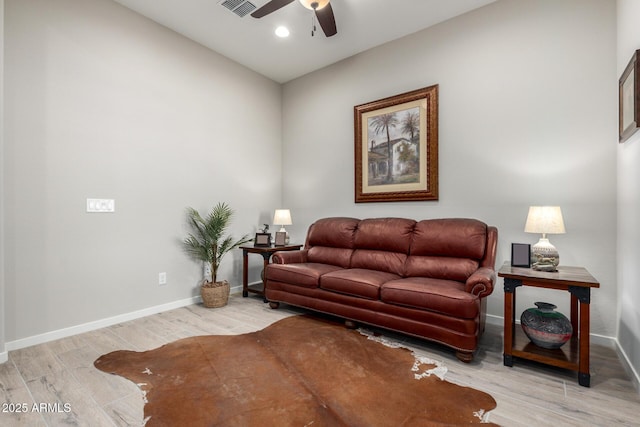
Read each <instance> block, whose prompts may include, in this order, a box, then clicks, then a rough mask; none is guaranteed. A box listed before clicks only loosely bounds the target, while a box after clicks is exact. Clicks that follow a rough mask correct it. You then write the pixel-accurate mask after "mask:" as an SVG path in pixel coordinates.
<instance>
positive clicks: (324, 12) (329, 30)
mask: <svg viewBox="0 0 640 427" xmlns="http://www.w3.org/2000/svg"><path fill="white" fill-rule="evenodd" d="M316 18H318V22H319V23H320V26H321V27H322V31H324V35H325V36H327V37H331V36H335V35H336V33H337V32H338V29H337V28H336V18H335V17H334V16H333V9H332V8H331V3H328V4H327V5H326V6H325V7H323V8H322V9H320V10H316Z"/></svg>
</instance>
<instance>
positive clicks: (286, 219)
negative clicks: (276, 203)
mask: <svg viewBox="0 0 640 427" xmlns="http://www.w3.org/2000/svg"><path fill="white" fill-rule="evenodd" d="M273 223H274V224H275V225H279V226H280V227H281V228H280V230H278V231H280V232H282V233H287V230H285V228H284V226H285V225H291V224H293V223H292V222H291V211H290V210H289V209H276V212H275V213H274V214H273ZM285 243H289V233H287V237H286V240H285Z"/></svg>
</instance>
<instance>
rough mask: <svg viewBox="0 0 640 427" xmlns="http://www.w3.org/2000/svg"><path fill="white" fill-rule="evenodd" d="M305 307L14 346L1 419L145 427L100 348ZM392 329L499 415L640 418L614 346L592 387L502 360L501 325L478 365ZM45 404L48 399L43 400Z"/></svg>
mask: <svg viewBox="0 0 640 427" xmlns="http://www.w3.org/2000/svg"><path fill="white" fill-rule="evenodd" d="M302 312H304V311H303V310H298V309H294V308H291V307H288V306H285V305H282V306H281V308H280V309H278V310H271V309H270V308H269V307H268V305H267V304H263V303H262V299H261V298H257V297H255V296H254V297H250V298H242V297H241V296H239V295H232V296H231V298H230V300H229V304H228V305H227V306H226V307H224V308H218V309H206V308H203V307H202V306H199V305H192V306H188V307H184V308H180V309H176V310H172V311H168V312H165V313H161V314H156V315H153V316H149V317H145V318H142V319H138V320H134V321H131V322H126V323H122V324H118V325H114V326H111V327H108V328H104V329H100V330H96V331H93V332H88V333H85V334H81V335H76V336H72V337H68V338H64V339H61V340H57V341H53V342H49V343H46V344H41V345H37V346H33V347H29V348H24V349H21V350H16V351H11V352H10V353H9V361H8V362H7V363H5V364H3V365H0V393H1V394H2V402H3V407H2V410H3V412H1V413H0V426H60V425H79V426H92V427H94V426H139V425H142V424H143V396H142V393H141V392H140V390H139V389H138V387H137V386H136V385H134V384H133V383H131V382H129V381H127V380H125V379H123V378H120V377H117V376H113V375H108V374H105V373H102V372H100V371H98V370H97V369H95V368H94V367H93V362H94V360H95V359H97V358H98V357H99V356H100V355H102V354H105V353H108V352H110V351H114V350H123V349H128V350H137V351H142V350H149V349H152V348H156V347H158V346H161V345H163V344H166V343H168V342H171V341H174V340H176V339H180V338H185V337H189V336H194V335H205V334H242V333H246V332H251V331H255V330H259V329H262V328H264V327H265V326H267V325H269V324H271V323H273V322H275V321H277V320H279V319H282V318H284V317H287V316H291V315H295V314H299V313H302ZM384 334H385V335H386V336H387V337H389V338H391V339H394V340H396V341H401V342H402V343H403V344H404V345H406V346H408V347H409V348H411V349H412V350H413V351H414V352H416V353H417V354H418V355H421V356H426V357H429V358H432V359H436V360H439V361H441V362H443V363H444V365H445V366H446V367H447V368H448V372H447V375H446V379H447V380H448V381H451V382H454V383H457V384H460V385H465V386H470V387H473V388H476V389H479V390H483V391H485V392H487V393H489V394H491V395H492V396H493V397H494V398H495V400H496V401H497V403H498V406H497V408H496V409H495V410H493V411H492V412H491V413H490V416H489V421H492V422H494V423H497V424H500V425H503V426H532V425H553V426H591V425H593V426H613V425H628V426H631V425H637V426H640V419H639V416H640V394H639V393H638V391H637V390H636V389H635V388H634V386H633V383H632V381H631V380H630V378H629V376H628V375H627V374H626V373H625V371H624V369H623V368H622V365H621V363H620V362H619V360H618V358H617V355H616V352H615V351H614V350H613V349H610V348H608V347H604V346H599V345H593V344H592V349H591V387H590V388H585V387H581V386H579V385H578V383H577V377H576V374H575V373H572V372H568V371H564V370H560V369H555V368H547V367H542V366H539V365H536V364H533V363H526V362H524V361H519V360H516V361H515V363H514V367H513V368H508V367H505V366H503V364H502V329H501V328H500V327H497V326H495V325H488V326H487V330H486V332H485V334H484V336H483V338H482V345H481V349H480V350H479V352H478V354H477V355H476V358H475V360H474V362H473V363H471V364H463V363H461V362H459V361H458V360H457V359H456V358H455V356H454V354H453V352H452V351H450V350H448V349H446V348H443V347H440V346H437V345H434V344H431V343H427V342H424V341H420V340H417V339H413V338H408V337H406V336H403V335H400V334H392V333H388V332H384ZM312 337H313V334H312V332H311V334H310V338H312ZM43 403H44V404H45V405H46V404H49V406H48V407H45V406H43V407H41V406H38V405H39V404H43ZM34 404H36V407H35V408H34ZM12 405H13V406H12ZM65 405H66V406H65ZM18 406H19V408H18ZM16 409H26V411H25V412H15V411H16ZM34 409H39V410H34ZM6 411H9V412H6ZM11 411H13V412H11Z"/></svg>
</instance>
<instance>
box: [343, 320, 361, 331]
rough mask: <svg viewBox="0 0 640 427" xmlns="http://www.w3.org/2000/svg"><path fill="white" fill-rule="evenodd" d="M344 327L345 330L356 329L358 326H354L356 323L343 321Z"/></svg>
mask: <svg viewBox="0 0 640 427" xmlns="http://www.w3.org/2000/svg"><path fill="white" fill-rule="evenodd" d="M344 326H345V327H346V328H347V329H357V328H358V325H356V322H354V321H353V320H345V321H344Z"/></svg>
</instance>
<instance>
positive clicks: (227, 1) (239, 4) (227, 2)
mask: <svg viewBox="0 0 640 427" xmlns="http://www.w3.org/2000/svg"><path fill="white" fill-rule="evenodd" d="M220 4H221V5H222V6H224V7H226V8H227V9H229V10H230V11H232V12H233V13H235V14H236V15H238V16H239V17H240V18H242V17H243V16H245V15H248V14H249V13H251V12H253V11H254V10H256V5H255V4H253V3H251V2H250V1H246V0H224V1H223V2H222V3H220Z"/></svg>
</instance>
